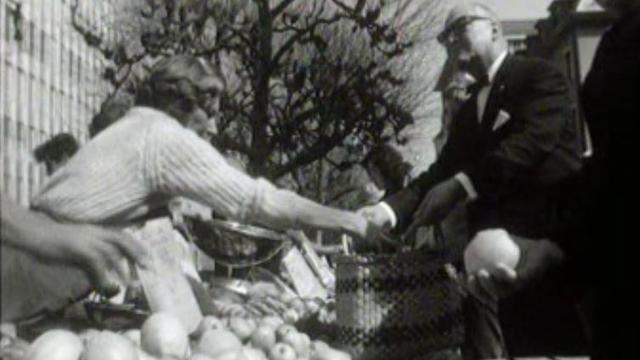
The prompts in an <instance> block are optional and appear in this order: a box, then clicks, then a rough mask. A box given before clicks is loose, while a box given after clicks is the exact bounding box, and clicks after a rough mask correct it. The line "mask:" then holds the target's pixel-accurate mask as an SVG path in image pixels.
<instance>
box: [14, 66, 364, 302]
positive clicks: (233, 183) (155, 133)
mask: <svg viewBox="0 0 640 360" xmlns="http://www.w3.org/2000/svg"><path fill="white" fill-rule="evenodd" d="M222 90H223V82H222V78H221V76H217V75H216V73H215V72H214V71H213V69H212V68H211V67H209V66H208V65H207V64H206V63H205V62H204V61H201V60H200V59H197V58H194V57H190V56H184V55H178V56H173V57H171V58H168V59H165V60H162V61H161V62H159V63H158V64H157V65H156V66H155V67H154V68H153V69H152V71H151V74H150V76H149V78H148V79H147V81H146V82H145V83H144V84H143V86H142V88H141V90H140V91H139V93H138V94H137V97H136V106H134V107H133V108H132V109H131V110H129V111H128V112H127V113H126V114H125V115H124V116H123V117H122V118H121V119H120V120H118V121H117V122H115V123H114V124H113V125H111V126H110V127H108V128H107V129H105V130H104V131H102V132H101V133H99V134H98V135H97V136H96V137H94V138H92V139H91V141H89V142H88V143H87V144H85V145H84V146H83V147H81V148H80V150H79V151H78V152H77V153H76V154H75V155H74V156H73V158H71V159H70V160H69V162H68V163H67V164H66V165H65V166H64V167H62V168H61V169H59V170H58V171H57V172H56V173H55V174H54V175H53V176H52V177H51V178H50V179H49V180H48V181H47V183H45V185H44V187H43V188H42V189H41V191H40V192H39V193H38V194H37V195H36V196H35V198H34V199H33V200H32V207H33V208H34V209H36V210H39V211H43V212H45V213H47V214H48V215H49V216H51V217H53V218H56V219H57V220H64V221H68V222H78V223H93V224H103V225H114V226H118V227H124V226H127V225H130V224H133V223H135V222H136V220H137V219H139V218H140V217H142V216H144V215H146V214H147V213H148V212H149V211H151V210H153V209H156V208H158V207H161V206H165V205H167V203H168V202H169V201H170V200H171V199H172V198H174V197H177V196H182V197H186V198H190V199H193V200H196V201H198V202H200V203H202V204H205V205H208V206H209V207H211V208H212V209H213V210H214V211H215V212H216V213H217V214H220V215H222V216H224V217H227V218H230V219H234V220H237V221H240V222H244V223H257V224H261V225H264V226H267V227H271V228H275V229H280V230H288V229H300V228H306V227H308V228H316V229H324V230H329V231H336V232H343V233H348V234H350V235H352V236H354V237H356V238H360V239H362V238H366V233H367V231H368V222H367V221H366V219H365V218H363V217H361V216H360V215H357V214H355V213H353V212H349V211H343V210H338V209H333V208H329V207H325V206H322V205H320V204H317V203H315V202H313V201H311V200H308V199H305V198H304V197H301V196H299V195H297V194H295V193H293V192H291V191H288V190H283V189H279V188H277V187H275V186H274V185H273V184H271V183H270V182H269V181H267V180H265V179H260V178H258V179H255V178H252V177H250V176H248V175H247V174H245V173H243V172H241V171H239V170H237V169H236V168H234V167H233V166H231V165H229V164H228V163H227V161H225V159H224V158H223V156H222V155H221V154H220V153H219V152H218V151H217V150H216V149H215V148H213V147H212V146H211V145H210V144H209V143H207V142H206V141H205V140H203V139H202V138H201V137H199V136H198V135H197V134H196V132H201V133H202V132H205V130H206V128H207V127H206V124H207V123H208V120H209V116H208V115H207V113H209V115H212V114H214V113H215V112H217V110H218V100H219V94H220V92H221V91H222ZM16 266H17V265H16ZM36 267H37V266H36ZM21 272H24V273H25V274H26V273H29V271H28V270H25V271H21ZM31 273H33V272H31ZM5 275H6V274H3V278H4V277H5ZM17 277H19V276H17ZM17 277H16V278H17ZM45 278H46V279H47V280H46V281H45V280H43V279H45ZM52 279H56V280H57V281H54V280H52ZM16 281H18V280H17V279H16ZM28 282H29V286H30V287H32V288H33V290H32V294H33V295H25V296H23V298H24V297H27V298H30V301H28V304H26V303H25V304H24V306H23V308H24V309H26V311H30V312H32V313H35V312H39V311H41V310H43V309H46V308H47V307H50V306H51V304H52V303H55V304H57V305H59V304H60V301H57V302H52V301H50V300H48V299H45V297H46V296H47V294H50V293H56V290H58V291H57V295H62V296H65V297H68V298H74V297H77V296H79V295H81V294H82V292H81V290H83V291H86V290H87V289H88V288H87V285H88V282H87V281H81V279H79V278H78V277H77V276H76V277H74V278H73V279H71V278H63V279H62V278H58V277H57V276H55V274H53V272H51V275H50V276H49V275H47V276H43V277H40V276H38V275H35V276H33V277H32V278H30V279H29V281H28ZM62 282H64V283H65V285H64V286H63V285H62ZM68 282H73V284H66V283H68ZM65 286H68V288H69V292H68V293H67V294H65V292H64V291H60V290H59V289H60V287H65ZM27 291H29V290H28V289H27ZM58 298H59V297H58Z"/></svg>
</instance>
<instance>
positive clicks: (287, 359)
mask: <svg viewBox="0 0 640 360" xmlns="http://www.w3.org/2000/svg"><path fill="white" fill-rule="evenodd" d="M269 360H296V352H295V350H293V348H292V347H291V346H289V345H287V344H283V343H277V344H275V345H274V346H273V347H272V348H271V350H269Z"/></svg>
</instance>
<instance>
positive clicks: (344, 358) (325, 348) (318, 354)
mask: <svg viewBox="0 0 640 360" xmlns="http://www.w3.org/2000/svg"><path fill="white" fill-rule="evenodd" d="M309 359H310V360H351V355H349V354H347V353H345V352H343V351H339V350H336V349H334V348H332V347H331V346H329V345H327V343H325V342H323V341H314V342H313V343H312V344H311V357H310V358H309Z"/></svg>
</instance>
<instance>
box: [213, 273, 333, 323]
mask: <svg viewBox="0 0 640 360" xmlns="http://www.w3.org/2000/svg"><path fill="white" fill-rule="evenodd" d="M211 297H212V298H213V302H214V305H215V308H216V309H217V311H216V313H215V314H213V315H216V316H218V317H221V318H233V317H242V318H253V319H262V318H264V317H276V318H278V319H280V320H281V321H283V322H286V323H289V324H295V323H297V322H299V321H303V320H306V319H309V318H310V317H312V316H315V315H317V314H318V313H320V311H321V310H322V308H323V307H324V306H325V304H326V301H324V300H323V299H319V298H313V299H302V298H300V297H298V296H297V295H295V292H293V291H292V290H284V289H283V288H282V287H281V286H278V285H276V284H273V283H271V282H267V281H256V282H254V283H246V284H244V289H243V290H242V291H241V292H240V291H237V292H236V293H231V294H230V293H229V292H226V293H224V294H221V293H220V292H213V293H212V294H211Z"/></svg>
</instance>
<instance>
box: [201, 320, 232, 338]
mask: <svg viewBox="0 0 640 360" xmlns="http://www.w3.org/2000/svg"><path fill="white" fill-rule="evenodd" d="M224 329H225V326H224V322H223V321H222V320H220V319H219V318H217V317H215V316H213V315H207V316H205V317H203V318H202V320H201V321H200V324H199V325H198V327H197V328H196V330H195V331H194V332H193V335H194V336H195V337H196V338H199V337H200V336H202V334H204V332H205V331H207V330H224Z"/></svg>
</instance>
